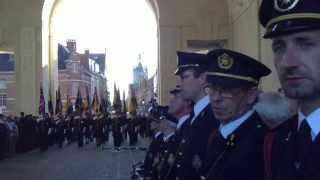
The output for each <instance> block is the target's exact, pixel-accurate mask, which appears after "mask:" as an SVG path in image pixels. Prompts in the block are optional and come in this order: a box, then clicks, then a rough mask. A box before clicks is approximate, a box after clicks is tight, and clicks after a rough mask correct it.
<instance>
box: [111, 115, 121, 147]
mask: <svg viewBox="0 0 320 180" xmlns="http://www.w3.org/2000/svg"><path fill="white" fill-rule="evenodd" d="M112 136H113V145H114V149H115V150H117V151H120V146H121V142H122V133H121V124H120V118H119V117H118V116H116V117H115V118H114V119H113V124H112Z"/></svg>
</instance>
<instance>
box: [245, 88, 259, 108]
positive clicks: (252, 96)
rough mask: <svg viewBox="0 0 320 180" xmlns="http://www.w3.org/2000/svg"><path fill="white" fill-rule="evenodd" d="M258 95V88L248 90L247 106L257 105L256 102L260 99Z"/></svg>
mask: <svg viewBox="0 0 320 180" xmlns="http://www.w3.org/2000/svg"><path fill="white" fill-rule="evenodd" d="M258 94H259V91H258V88H257V87H252V88H249V89H248V101H247V104H248V105H251V104H253V103H255V101H256V100H257V98H258Z"/></svg>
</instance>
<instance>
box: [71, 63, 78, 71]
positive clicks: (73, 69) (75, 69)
mask: <svg viewBox="0 0 320 180" xmlns="http://www.w3.org/2000/svg"><path fill="white" fill-rule="evenodd" d="M72 72H74V73H77V72H78V64H76V63H74V64H72Z"/></svg>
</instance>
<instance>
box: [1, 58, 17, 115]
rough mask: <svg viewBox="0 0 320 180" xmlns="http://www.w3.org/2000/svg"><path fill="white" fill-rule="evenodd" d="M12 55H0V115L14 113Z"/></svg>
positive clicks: (14, 89) (14, 79) (14, 85)
mask: <svg viewBox="0 0 320 180" xmlns="http://www.w3.org/2000/svg"><path fill="white" fill-rule="evenodd" d="M14 67H15V60H14V55H13V54H0V113H8V114H10V113H14V112H15V102H16V78H15V70H14Z"/></svg>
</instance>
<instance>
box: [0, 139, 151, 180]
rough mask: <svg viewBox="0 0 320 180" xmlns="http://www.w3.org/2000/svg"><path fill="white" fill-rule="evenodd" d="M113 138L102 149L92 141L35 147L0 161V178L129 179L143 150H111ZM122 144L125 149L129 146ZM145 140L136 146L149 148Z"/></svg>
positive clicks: (2, 179) (34, 179)
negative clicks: (37, 148) (46, 147)
mask: <svg viewBox="0 0 320 180" xmlns="http://www.w3.org/2000/svg"><path fill="white" fill-rule="evenodd" d="M111 142H112V139H111V141H109V143H107V144H106V145H105V146H104V148H100V149H97V147H96V146H95V144H94V143H90V144H88V145H85V146H84V147H83V148H78V146H77V144H72V145H70V146H65V147H63V148H62V149H59V148H58V147H57V146H54V147H50V148H49V150H48V151H47V152H39V150H34V151H31V152H28V153H25V154H18V155H15V156H14V157H13V158H10V159H5V160H3V161H0V179H1V180H128V179H130V171H131V165H132V164H134V163H136V162H139V161H141V160H143V159H144V156H145V153H146V152H145V151H141V150H129V149H126V150H121V151H120V152H116V151H114V150H113V148H112V147H113V145H112V143H111ZM127 144H128V143H127V142H125V143H124V145H123V146H124V148H125V147H129V146H128V145H127ZM148 144H149V140H148V139H141V138H140V139H139V142H138V144H137V146H138V147H148Z"/></svg>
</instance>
